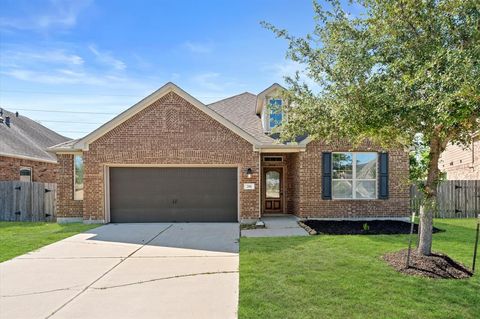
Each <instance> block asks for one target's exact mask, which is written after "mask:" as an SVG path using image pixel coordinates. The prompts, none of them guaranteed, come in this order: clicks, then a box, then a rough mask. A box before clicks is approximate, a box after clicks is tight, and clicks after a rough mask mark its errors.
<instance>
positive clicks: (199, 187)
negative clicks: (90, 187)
mask: <svg viewBox="0 0 480 319" xmlns="http://www.w3.org/2000/svg"><path fill="white" fill-rule="evenodd" d="M237 185H238V183H237V169H236V168H203V167H202V168H199V167H195V168H193V167H192V168H187V167H183V168H152V167H144V168H143V167H142V168H138V167H136V168H132V167H128V168H126V167H118V168H117V167H115V168H113V167H112V168H110V221H111V222H112V223H135V222H137V223H145V222H236V221H237V219H238V218H237V201H238V192H237Z"/></svg>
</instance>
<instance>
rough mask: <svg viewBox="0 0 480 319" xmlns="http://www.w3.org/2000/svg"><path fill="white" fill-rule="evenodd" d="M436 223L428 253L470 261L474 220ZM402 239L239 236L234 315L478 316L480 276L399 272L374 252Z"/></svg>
mask: <svg viewBox="0 0 480 319" xmlns="http://www.w3.org/2000/svg"><path fill="white" fill-rule="evenodd" d="M435 226H436V227H438V228H441V229H445V230H446V232H442V233H438V234H435V235H434V241H433V243H434V244H433V249H434V251H439V252H443V253H446V254H448V255H449V256H450V257H452V258H454V259H455V260H457V261H460V262H462V263H464V264H465V265H466V266H468V267H471V265H472V255H473V247H474V241H475V227H476V221H475V220H474V219H457V220H446V219H442V220H440V219H439V220H435ZM407 244H408V235H356V236H348V235H346V236H328V235H319V236H310V237H290V238H241V242H240V302H239V318H248V319H252V318H262V319H265V318H342V319H343V318H479V314H480V275H479V274H478V273H477V274H476V275H475V276H474V277H472V278H470V279H466V280H446V279H440V280H439V279H436V280H435V279H428V278H419V277H410V276H406V275H403V274H400V273H398V272H396V271H395V270H393V269H392V268H390V267H389V266H388V265H387V264H386V263H385V262H384V261H383V260H382V259H381V256H382V255H383V254H385V253H386V252H391V251H397V250H400V249H404V248H406V247H407ZM477 265H478V267H477V270H480V269H479V268H480V257H479V260H477Z"/></svg>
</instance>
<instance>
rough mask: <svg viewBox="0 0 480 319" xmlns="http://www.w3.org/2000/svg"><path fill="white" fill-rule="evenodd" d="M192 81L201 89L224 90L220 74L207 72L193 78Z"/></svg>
mask: <svg viewBox="0 0 480 319" xmlns="http://www.w3.org/2000/svg"><path fill="white" fill-rule="evenodd" d="M192 81H193V82H194V83H195V84H197V85H198V86H199V87H201V88H205V89H208V90H212V91H221V90H222V89H223V88H224V85H222V84H221V83H220V82H221V81H220V73H216V72H206V73H201V74H197V75H195V76H193V77H192Z"/></svg>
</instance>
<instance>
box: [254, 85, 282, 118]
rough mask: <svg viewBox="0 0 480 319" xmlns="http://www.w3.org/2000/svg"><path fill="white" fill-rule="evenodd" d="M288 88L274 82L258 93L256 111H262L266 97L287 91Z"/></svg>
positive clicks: (258, 112) (257, 112)
mask: <svg viewBox="0 0 480 319" xmlns="http://www.w3.org/2000/svg"><path fill="white" fill-rule="evenodd" d="M285 90H286V89H285V88H284V87H283V86H281V85H280V84H278V83H273V84H272V85H270V86H269V87H268V88H266V89H265V90H263V91H262V92H260V93H259V94H258V95H257V104H256V107H255V113H256V114H260V113H262V109H263V107H264V105H265V98H266V97H268V96H269V95H271V94H277V92H281V91H285Z"/></svg>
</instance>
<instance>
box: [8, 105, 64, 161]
mask: <svg viewBox="0 0 480 319" xmlns="http://www.w3.org/2000/svg"><path fill="white" fill-rule="evenodd" d="M7 116H10V121H11V124H10V127H8V126H7V125H6V124H5V123H3V124H0V155H7V156H8V155H10V156H21V157H29V158H32V159H39V160H47V161H56V160H57V158H56V156H55V155H54V154H52V153H49V152H47V151H46V149H47V147H50V146H53V145H56V144H59V143H63V142H66V141H69V139H68V138H67V137H65V136H62V135H60V134H57V133H55V132H54V131H52V130H50V129H48V128H46V127H45V126H43V125H41V124H39V123H37V122H35V121H33V120H31V119H29V118H28V117H25V116H23V115H21V114H20V116H19V117H15V113H11V112H8V111H6V110H3V118H5V117H7Z"/></svg>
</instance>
